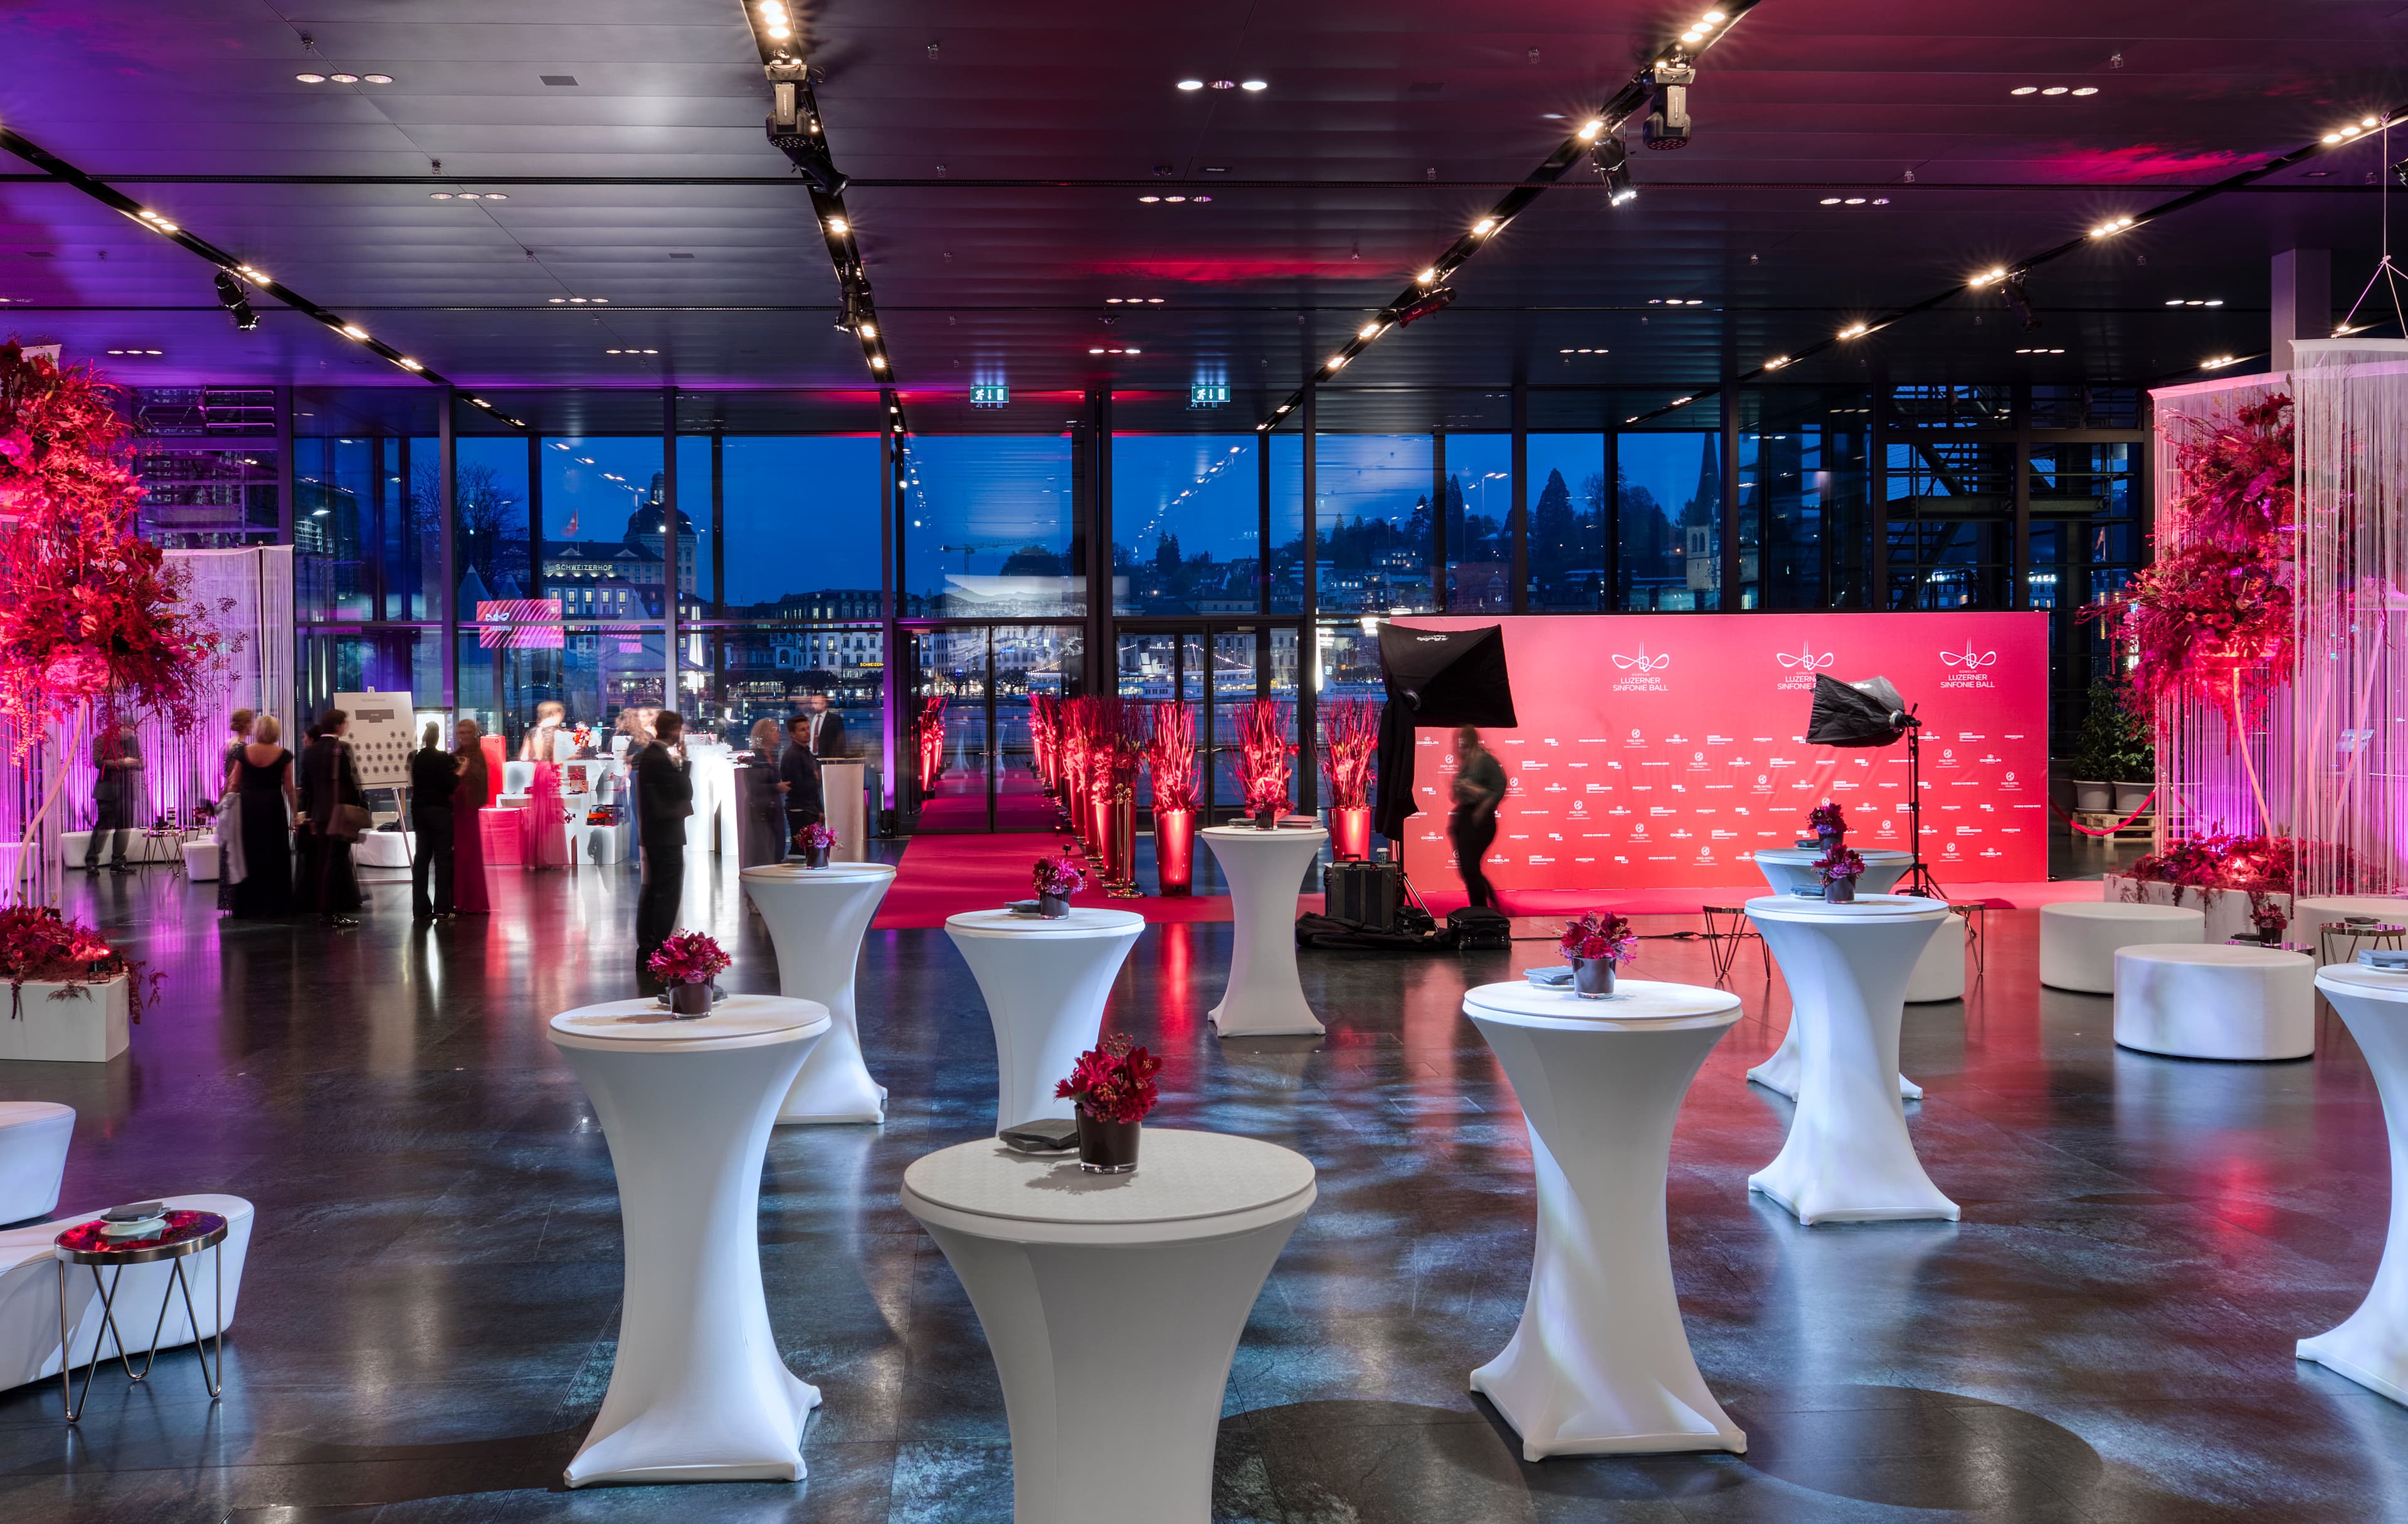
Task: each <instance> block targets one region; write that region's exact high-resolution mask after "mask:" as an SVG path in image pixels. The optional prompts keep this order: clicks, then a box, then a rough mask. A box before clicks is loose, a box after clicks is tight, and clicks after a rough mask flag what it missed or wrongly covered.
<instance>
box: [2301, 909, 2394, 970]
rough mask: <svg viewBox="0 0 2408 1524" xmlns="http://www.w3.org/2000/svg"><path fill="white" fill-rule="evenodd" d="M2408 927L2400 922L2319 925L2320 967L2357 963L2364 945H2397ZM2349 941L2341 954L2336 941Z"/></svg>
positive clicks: (2338, 922)
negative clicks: (2335, 949) (2335, 948)
mask: <svg viewBox="0 0 2408 1524" xmlns="http://www.w3.org/2000/svg"><path fill="white" fill-rule="evenodd" d="M2403 935H2408V926H2402V925H2401V924H2400V923H2399V922H2397V921H2387V920H2386V921H2371V920H2328V921H2325V922H2322V923H2321V924H2319V925H2318V926H2317V927H2316V966H2317V967H2319V968H2323V967H2326V966H2328V965H2329V964H2333V963H2355V962H2357V961H2358V949H2359V948H2361V947H2378V948H2380V947H2399V946H2400V945H2401V937H2402V936H2403ZM2336 942H2339V943H2343V944H2345V945H2344V946H2343V948H2342V950H2341V951H2340V952H2339V953H2335V952H2334V951H2333V944H2334V943H2336Z"/></svg>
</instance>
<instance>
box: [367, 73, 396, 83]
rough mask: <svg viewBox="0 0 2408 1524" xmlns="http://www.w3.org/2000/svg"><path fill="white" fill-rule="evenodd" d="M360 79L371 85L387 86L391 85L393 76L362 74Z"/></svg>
mask: <svg viewBox="0 0 2408 1524" xmlns="http://www.w3.org/2000/svg"><path fill="white" fill-rule="evenodd" d="M360 78H363V79H365V80H366V81H367V82H368V83H369V84H372V85H389V84H391V83H393V76H392V75H390V74H363V75H361V76H360Z"/></svg>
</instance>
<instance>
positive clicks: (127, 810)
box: [83, 719, 142, 873]
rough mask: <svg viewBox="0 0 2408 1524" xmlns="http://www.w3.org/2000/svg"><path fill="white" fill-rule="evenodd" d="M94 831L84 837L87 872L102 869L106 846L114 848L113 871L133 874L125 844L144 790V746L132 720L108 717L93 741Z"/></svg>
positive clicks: (132, 828)
mask: <svg viewBox="0 0 2408 1524" xmlns="http://www.w3.org/2000/svg"><path fill="white" fill-rule="evenodd" d="M92 765H93V772H94V774H95V775H96V776H94V777H93V784H92V834H91V835H89V836H87V837H85V838H84V847H83V871H84V872H86V873H97V872H99V871H100V859H101V852H102V848H103V847H113V848H114V849H115V851H116V853H117V858H116V861H115V862H111V863H110V864H109V865H108V868H109V871H110V872H111V873H132V872H133V871H134V864H132V863H131V862H126V861H125V844H126V842H127V841H128V840H129V839H130V838H131V837H132V836H133V834H134V826H135V825H136V816H137V815H138V814H139V812H140V811H139V805H140V804H141V797H142V796H141V789H142V746H141V743H140V742H139V741H138V740H136V737H135V734H134V725H133V722H132V721H130V720H125V721H121V720H117V719H104V720H102V721H101V723H100V734H98V735H97V736H95V737H93V743H92Z"/></svg>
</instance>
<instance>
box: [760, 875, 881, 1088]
mask: <svg viewBox="0 0 2408 1524" xmlns="http://www.w3.org/2000/svg"><path fill="white" fill-rule="evenodd" d="M740 876H741V878H742V879H743V882H744V892H745V893H747V894H749V895H751V896H752V897H753V904H756V905H759V906H760V907H761V919H762V921H763V923H764V924H766V925H767V927H768V928H769V944H770V946H772V947H776V948H777V949H778V992H779V993H781V994H784V995H791V996H793V997H794V998H796V999H797V1000H815V1001H818V1002H819V1003H820V1004H823V1005H825V1006H826V1007H827V1008H828V1015H829V1016H830V1017H831V1018H833V1019H834V1021H835V1024H834V1025H833V1026H831V1027H829V1028H828V1034H827V1035H826V1036H824V1037H823V1038H821V1039H820V1041H819V1044H818V1046H817V1047H813V1048H812V1049H811V1053H810V1057H809V1058H807V1059H805V1060H804V1061H803V1072H802V1073H801V1074H799V1075H796V1076H795V1088H794V1089H793V1090H789V1091H787V1092H786V1100H785V1104H782V1105H781V1106H780V1107H779V1108H778V1120H779V1121H780V1122H781V1124H783V1123H792V1122H882V1121H884V1120H885V1119H886V1087H885V1086H883V1085H881V1084H880V1083H878V1081H876V1080H874V1079H872V1078H870V1077H869V1066H868V1064H867V1063H865V1062H864V1061H862V1057H861V1023H860V1019H859V1018H858V1017H857V1016H856V1015H855V1014H854V1011H853V967H854V965H855V964H857V963H859V962H860V961H861V938H862V935H863V933H866V932H867V931H868V930H869V921H870V918H871V917H873V916H875V915H877V914H878V905H879V902H880V901H882V900H883V899H885V898H886V890H888V888H889V887H891V886H892V885H893V884H894V882H895V870H894V869H893V868H892V867H890V866H888V865H887V864H886V863H883V862H844V863H836V864H832V865H830V866H828V867H824V868H797V867H775V866H770V867H758V868H747V869H745V870H744V871H743V873H742V874H741V875H740Z"/></svg>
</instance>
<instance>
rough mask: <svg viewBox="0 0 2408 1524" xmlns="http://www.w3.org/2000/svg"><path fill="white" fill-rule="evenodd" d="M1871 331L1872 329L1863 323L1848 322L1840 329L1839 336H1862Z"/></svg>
mask: <svg viewBox="0 0 2408 1524" xmlns="http://www.w3.org/2000/svg"><path fill="white" fill-rule="evenodd" d="M1871 332H1872V329H1871V328H1870V327H1868V326H1866V325H1865V324H1863V323H1860V322H1852V323H1850V324H1848V326H1847V327H1845V328H1842V329H1841V330H1840V333H1839V336H1840V337H1842V338H1862V337H1864V336H1865V335H1867V334H1870V333H1871Z"/></svg>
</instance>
